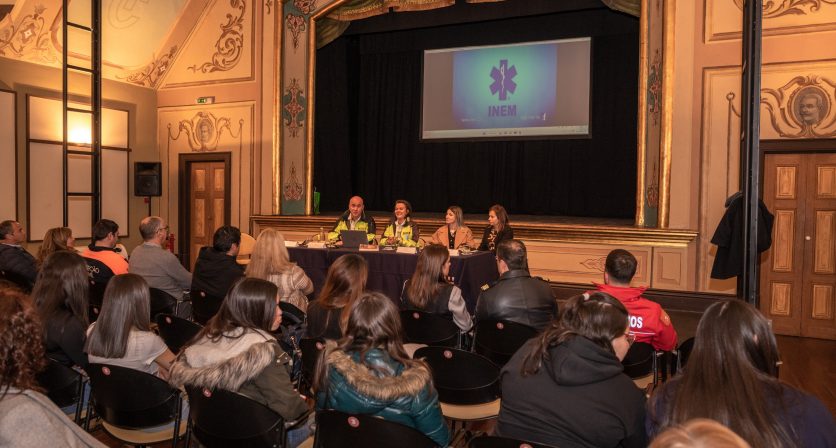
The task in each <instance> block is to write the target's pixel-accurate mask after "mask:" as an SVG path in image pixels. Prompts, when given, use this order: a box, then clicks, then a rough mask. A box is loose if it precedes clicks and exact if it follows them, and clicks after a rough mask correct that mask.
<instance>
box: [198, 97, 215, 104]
mask: <svg viewBox="0 0 836 448" xmlns="http://www.w3.org/2000/svg"><path fill="white" fill-rule="evenodd" d="M196 103H197V104H215V97H214V96H201V97H198V98H197V102H196Z"/></svg>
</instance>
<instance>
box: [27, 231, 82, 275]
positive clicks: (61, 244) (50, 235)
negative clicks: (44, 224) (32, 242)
mask: <svg viewBox="0 0 836 448" xmlns="http://www.w3.org/2000/svg"><path fill="white" fill-rule="evenodd" d="M59 250H72V251H74V250H75V238H73V230H72V229H70V228H69V227H54V228H52V229H49V230H47V231H46V233H45V234H44V240H43V242H42V243H41V247H40V249H38V255H37V256H35V262H36V263H37V264H38V268H39V269H40V267H41V266H43V264H44V260H46V257H48V256H49V255H50V254H51V253H53V252H57V251H59Z"/></svg>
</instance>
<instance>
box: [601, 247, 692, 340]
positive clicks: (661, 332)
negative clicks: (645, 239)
mask: <svg viewBox="0 0 836 448" xmlns="http://www.w3.org/2000/svg"><path fill="white" fill-rule="evenodd" d="M636 266H638V262H637V261H636V257H634V256H633V254H631V253H630V252H627V251H626V250H624V249H615V250H613V251H612V252H610V253H609V255H607V260H606V262H605V264H604V284H603V285H600V284H597V283H596V284H595V286H596V287H597V288H598V291H601V292H605V293H607V294H609V295H611V296H613V297H615V298H616V299H618V300H620V301H621V303H623V304H624V306H625V307H626V308H627V312H628V313H630V334H632V335H633V336H634V337H635V338H636V342H645V343H648V344H650V345H652V346H653V348H655V349H656V350H663V351H671V350H673V349H674V348H676V330H674V328H673V324H672V323H671V318H670V316H668V313H666V312H665V310H663V309H662V307H661V306H660V305H659V304H658V303H656V302H653V301H651V300H648V299H645V298H644V297H642V294H643V293H644V291H645V289H647V287H644V286H640V287H635V288H631V287H630V281H631V280H633V275H635V274H636Z"/></svg>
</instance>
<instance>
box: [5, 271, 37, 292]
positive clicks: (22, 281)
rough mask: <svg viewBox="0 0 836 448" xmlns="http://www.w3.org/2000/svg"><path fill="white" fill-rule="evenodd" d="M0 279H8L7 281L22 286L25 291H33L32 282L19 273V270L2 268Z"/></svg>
mask: <svg viewBox="0 0 836 448" xmlns="http://www.w3.org/2000/svg"><path fill="white" fill-rule="evenodd" d="M0 280H6V281H7V282H9V283H11V284H13V285H15V286H17V287H18V288H20V289H21V290H22V291H23V292H25V293H27V294H29V293H30V292H32V286H33V285H32V282H30V281H29V280H27V279H26V277H24V276H22V275H20V274H18V273H17V272H12V271H4V270H0Z"/></svg>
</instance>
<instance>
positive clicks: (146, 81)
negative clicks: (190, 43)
mask: <svg viewBox="0 0 836 448" xmlns="http://www.w3.org/2000/svg"><path fill="white" fill-rule="evenodd" d="M176 54H177V45H175V46H173V47H171V48H170V49H169V50H168V53H166V54H164V55H162V56H160V57H159V58H157V59H155V60H153V61H151V62H150V63H149V64H148V65H146V66H145V67H143V68H142V69H141V70H137V71H135V72H133V73H131V74H129V75H127V76H119V75H117V78H119V79H124V80H125V81H128V82H129V83H131V84H136V85H139V86H143V87H151V88H154V87H156V86H157V83H158V82H159V81H160V79H162V76H163V75H164V74H165V73H166V71H167V70H168V69H169V67H170V66H171V63H172V61H173V60H174V56H175V55H176Z"/></svg>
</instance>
